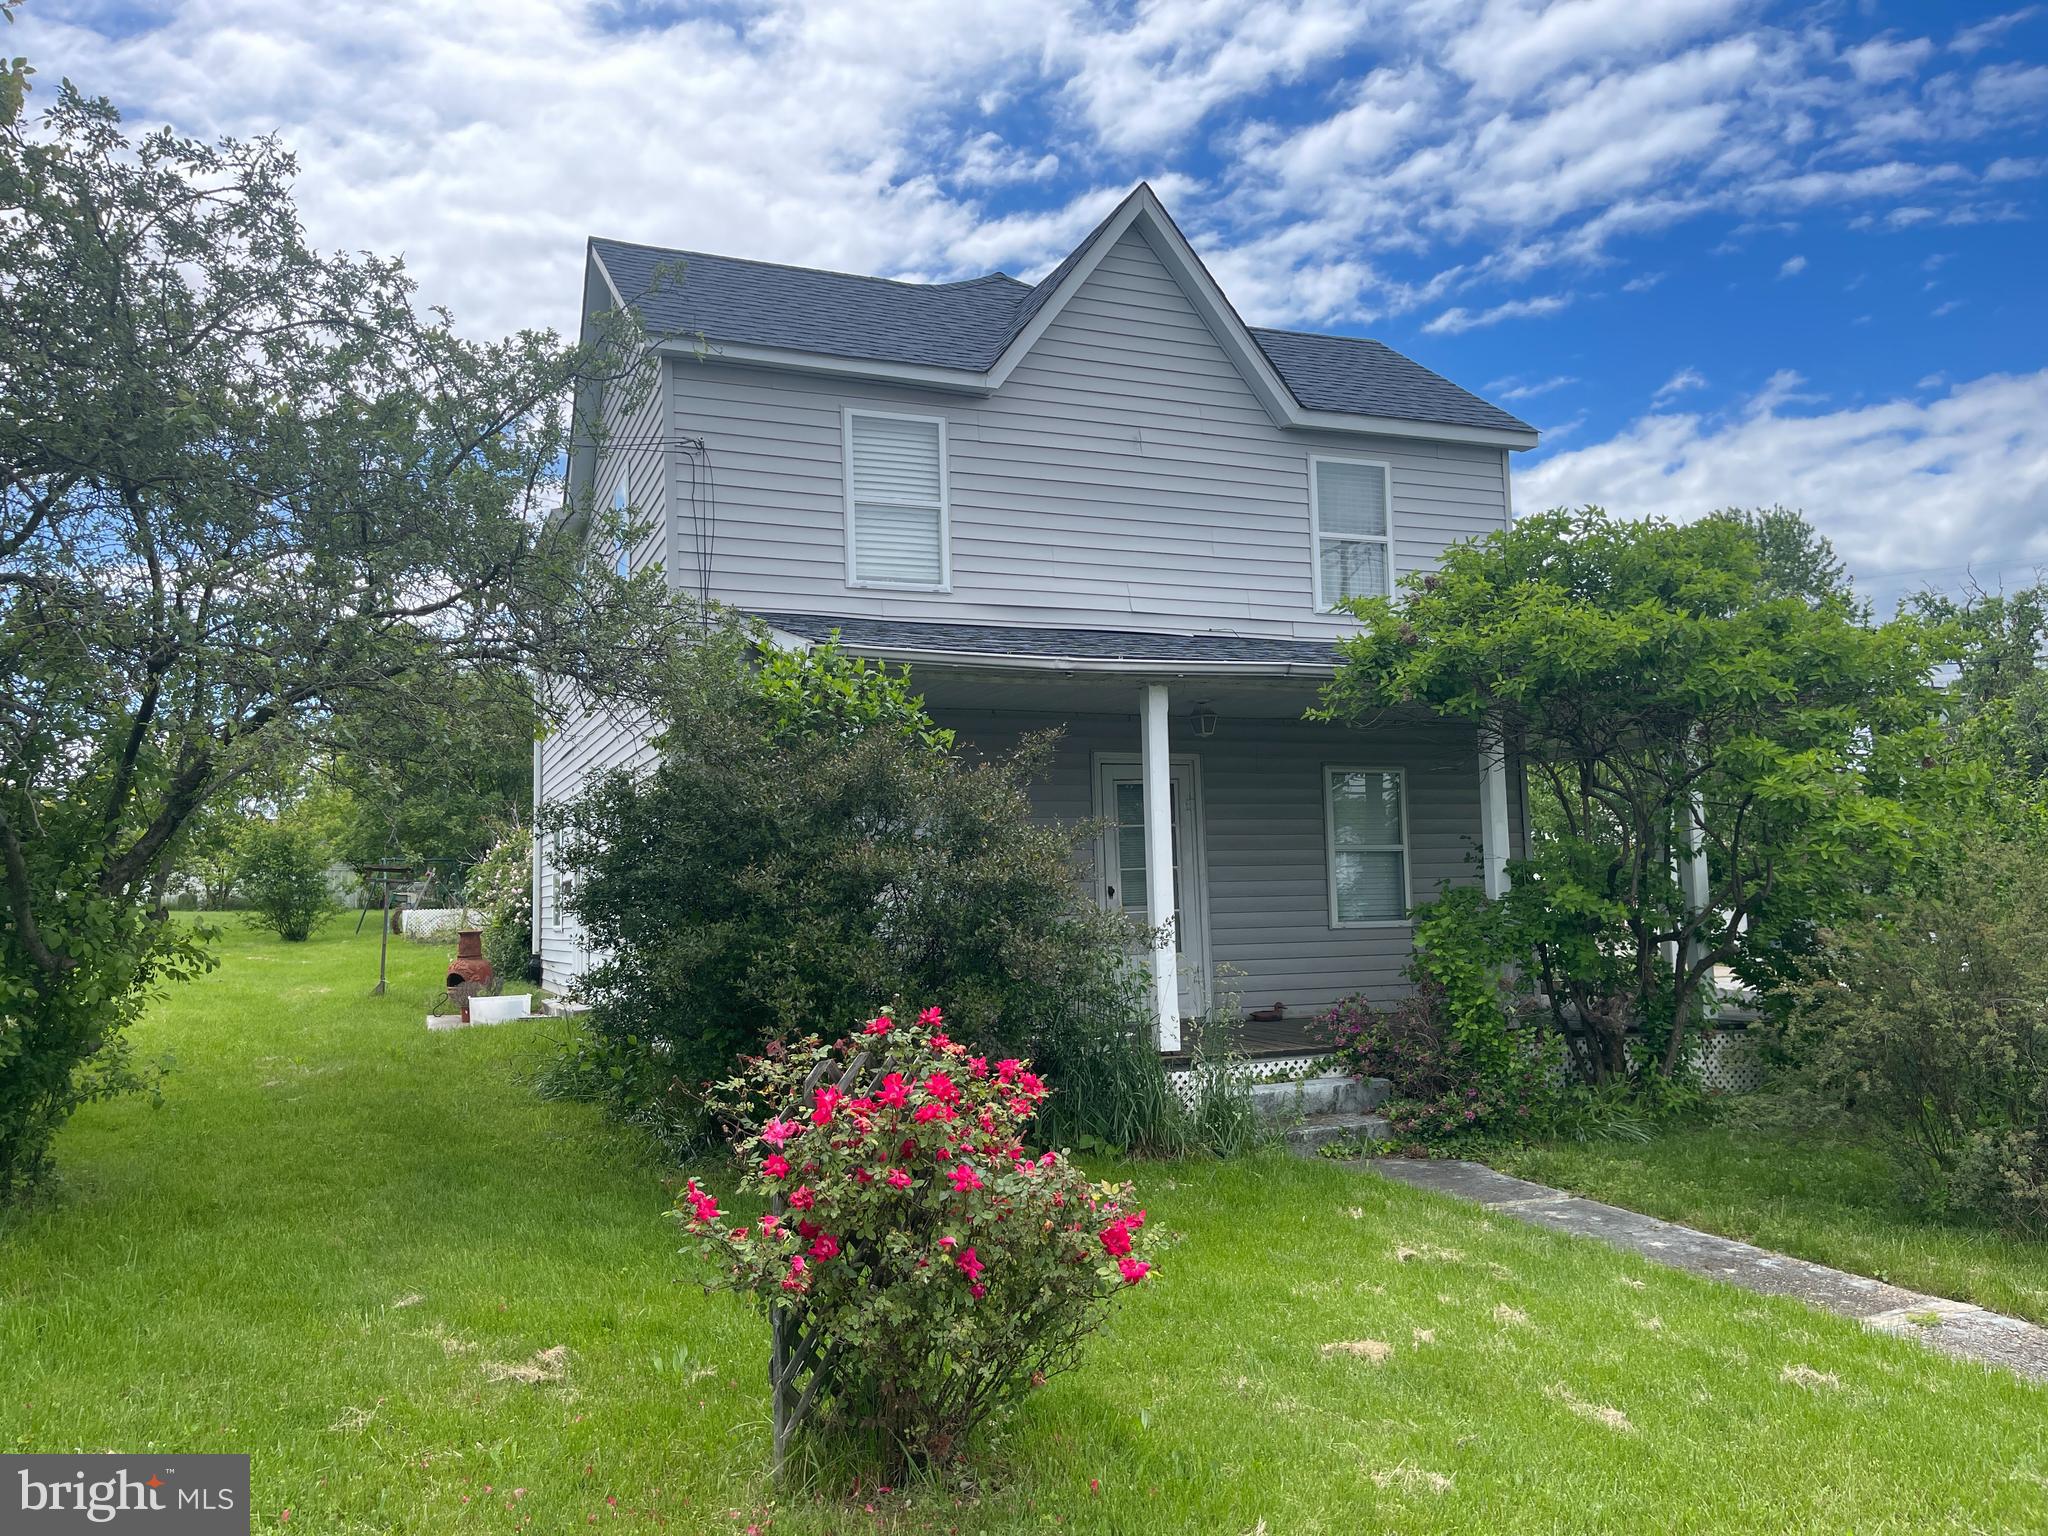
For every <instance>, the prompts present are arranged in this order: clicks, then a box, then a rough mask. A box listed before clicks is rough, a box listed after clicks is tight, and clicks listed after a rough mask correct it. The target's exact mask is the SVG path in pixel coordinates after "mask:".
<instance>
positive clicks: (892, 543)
mask: <svg viewBox="0 0 2048 1536" xmlns="http://www.w3.org/2000/svg"><path fill="white" fill-rule="evenodd" d="M846 580H847V583H848V585H850V586H858V587H911V588H917V589H921V590H924V591H933V592H942V591H945V590H946V588H947V587H948V585H949V584H950V582H951V580H952V567H951V561H950V556H949V554H948V552H947V549H946V423H945V420H944V418H942V417H938V416H892V415H884V414H881V413H879V412H874V411H848V412H847V413H846Z"/></svg>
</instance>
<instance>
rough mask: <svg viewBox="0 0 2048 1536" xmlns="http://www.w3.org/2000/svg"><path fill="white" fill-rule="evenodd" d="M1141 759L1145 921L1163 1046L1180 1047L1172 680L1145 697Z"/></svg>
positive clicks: (1141, 712)
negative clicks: (1169, 732) (1169, 708)
mask: <svg viewBox="0 0 2048 1536" xmlns="http://www.w3.org/2000/svg"><path fill="white" fill-rule="evenodd" d="M1139 704H1140V709H1139V720H1140V722H1141V724H1142V726H1143V730H1142V731H1141V733H1140V736H1141V743H1140V759H1139V761H1140V764H1141V771H1142V772H1143V774H1144V778H1145V893H1146V912H1145V920H1146V922H1147V923H1148V924H1149V925H1150V926H1151V928H1152V997H1153V1003H1154V1005H1155V1007H1156V1008H1157V1009H1158V1013H1159V1049H1160V1050H1162V1051H1177V1050H1179V1049H1180V963H1179V960H1178V958H1177V957H1176V955H1175V953H1174V943H1173V938H1174V934H1173V774H1172V772H1171V770H1170V768H1169V766H1168V764H1169V758H1168V755H1167V744H1166V684H1164V683H1147V684H1146V685H1145V689H1144V692H1143V693H1142V694H1141V695H1140V697H1139Z"/></svg>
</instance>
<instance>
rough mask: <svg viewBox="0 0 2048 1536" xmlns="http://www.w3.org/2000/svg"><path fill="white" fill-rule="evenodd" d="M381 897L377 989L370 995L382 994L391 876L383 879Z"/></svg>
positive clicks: (378, 916) (377, 995) (387, 938)
mask: <svg viewBox="0 0 2048 1536" xmlns="http://www.w3.org/2000/svg"><path fill="white" fill-rule="evenodd" d="M383 886H384V891H383V899H382V900H381V901H379V902H378V904H377V990H376V991H374V992H372V993H371V994H370V996H372V997H382V996H383V995H384V957H385V955H386V954H387V953H388V952H389V951H390V949H391V877H390V876H389V875H386V876H385V877H384V880H383Z"/></svg>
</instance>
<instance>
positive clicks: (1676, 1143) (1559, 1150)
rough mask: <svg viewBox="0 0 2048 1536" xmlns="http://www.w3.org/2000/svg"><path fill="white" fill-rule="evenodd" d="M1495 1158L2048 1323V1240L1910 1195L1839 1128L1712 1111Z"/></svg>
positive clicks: (1574, 1186)
mask: <svg viewBox="0 0 2048 1536" xmlns="http://www.w3.org/2000/svg"><path fill="white" fill-rule="evenodd" d="M1489 1161H1492V1162H1493V1163H1495V1164H1496V1165H1497V1166H1498V1167H1500V1168H1501V1169H1503V1170H1504V1171H1506V1172H1508V1173H1514V1174H1519V1175H1521V1176H1522V1177H1523V1178H1530V1179H1536V1180H1539V1181H1541V1182H1543V1183H1545V1184H1555V1185H1557V1186H1558V1187H1559V1188H1562V1189H1568V1190H1571V1191H1572V1192H1573V1193H1575V1194H1584V1195H1590V1196H1592V1197H1593V1198H1595V1199H1598V1200H1605V1201H1608V1202H1609V1203H1611V1204H1614V1205H1624V1206H1627V1207H1629V1208H1630V1209H1631V1210H1637V1211H1647V1212H1648V1213H1649V1214H1650V1215H1652V1216H1661V1217H1664V1218H1665V1219H1666V1220H1668V1221H1681V1222H1684V1223H1685V1224H1686V1225H1688V1226H1694V1227H1702V1228H1704V1229H1706V1230H1707V1231H1709V1232H1719V1233H1721V1234H1723V1235H1724V1236H1727V1237H1735V1238H1741V1239H1743V1240H1744V1241H1746V1242H1752V1243H1757V1244H1760V1245H1761V1246H1763V1247H1766V1248H1776V1249H1778V1250H1780V1251H1782V1252H1785V1253H1791V1254H1796V1255H1798V1256H1799V1257H1800V1258H1804V1259H1813V1260H1815V1261H1816V1262H1818V1263H1822V1264H1832V1265H1834V1266H1835V1267H1837V1268H1839V1269H1847V1270H1852V1271H1854V1272H1855V1273H1857V1274H1861V1275H1875V1276H1876V1277H1877V1278H1879V1279H1880V1280H1889V1281H1891V1282H1892V1283H1893V1284H1895V1285H1902V1286H1905V1287H1907V1288H1908V1289H1909V1290H1917V1291H1926V1292H1929V1293H1930V1294H1932V1295H1936V1296H1946V1297H1949V1298H1951V1299H1953V1300H1956V1301H1973V1302H1976V1303H1977V1304H1978V1305H1979V1306H1983V1307H1990V1308H1992V1309H1993V1310H1994V1311H1999V1312H2010V1313H2013V1314H2015V1315H2017V1316H2020V1317H2025V1318H2030V1319H2032V1320H2033V1321H2035V1322H2037V1323H2048V1243H2044V1242H2028V1241H2025V1240H2023V1239H2020V1238H2013V1237H2007V1236H2004V1235H2002V1234H2000V1233H1999V1232H1997V1231H1996V1230H1994V1229H1992V1228H1990V1227H1988V1226H1986V1225H1982V1224H1978V1223H1973V1222H1970V1221H1967V1220H1961V1219H1948V1218H1945V1217H1943V1216H1942V1215H1940V1214H1937V1213H1930V1212H1928V1211H1925V1210H1923V1209H1920V1208H1918V1207H1915V1206H1913V1205H1911V1204H1909V1203H1908V1202H1907V1201H1906V1200H1904V1199H1903V1198H1901V1196H1900V1193H1899V1179H1898V1173H1897V1170H1896V1169H1895V1168H1894V1167H1893V1166H1892V1164H1891V1162H1890V1161H1889V1160H1888V1159H1887V1158H1886V1157H1885V1155H1884V1154H1883V1153H1882V1152H1881V1151H1879V1150H1878V1149H1877V1148H1876V1147H1872V1146H1868V1145H1862V1144H1858V1143H1856V1142H1854V1141H1845V1140H1843V1139H1842V1138H1841V1137H1840V1136H1839V1135H1817V1134H1806V1133H1802V1132H1800V1131H1796V1130H1789V1129H1765V1128H1754V1127H1749V1126H1744V1125H1740V1124H1734V1123H1729V1122H1727V1121H1710V1122H1707V1123H1703V1124H1686V1125H1679V1126H1675V1127H1673V1128H1671V1129H1669V1130H1666V1131H1663V1132H1661V1133H1659V1134H1658V1135H1656V1136H1655V1137H1653V1138H1652V1139H1651V1140H1649V1141H1648V1142H1645V1143H1642V1144H1639V1145H1629V1144H1626V1143H1620V1142H1595V1143H1581V1144H1572V1143H1555V1144H1546V1145H1539V1146H1534V1147H1525V1148H1521V1149H1517V1150H1513V1151H1507V1152H1503V1153H1501V1154H1499V1155H1498V1156H1493V1157H1490V1158H1489Z"/></svg>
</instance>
